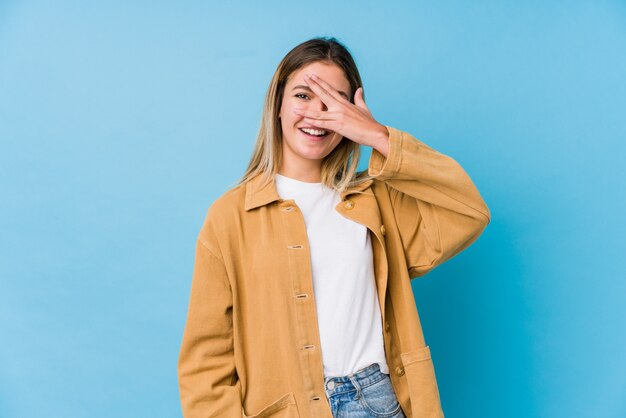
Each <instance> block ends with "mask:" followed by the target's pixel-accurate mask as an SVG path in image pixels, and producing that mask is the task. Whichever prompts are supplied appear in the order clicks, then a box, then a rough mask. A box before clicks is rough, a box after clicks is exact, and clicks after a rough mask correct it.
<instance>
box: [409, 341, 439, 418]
mask: <svg viewBox="0 0 626 418" xmlns="http://www.w3.org/2000/svg"><path fill="white" fill-rule="evenodd" d="M400 358H401V359H402V365H403V370H404V374H406V380H407V384H408V387H409V397H410V398H411V411H412V413H413V416H414V417H433V418H435V417H438V418H443V411H442V409H441V401H440V399H439V390H438V388H437V379H436V377H435V368H434V365H433V360H432V357H431V355H430V348H429V347H428V346H425V347H420V348H418V349H417V350H412V351H407V352H405V353H401V354H400Z"/></svg>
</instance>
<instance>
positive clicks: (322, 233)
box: [276, 174, 389, 377]
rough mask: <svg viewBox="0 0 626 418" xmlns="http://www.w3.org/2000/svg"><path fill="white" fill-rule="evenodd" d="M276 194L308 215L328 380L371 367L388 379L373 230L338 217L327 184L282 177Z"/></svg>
mask: <svg viewBox="0 0 626 418" xmlns="http://www.w3.org/2000/svg"><path fill="white" fill-rule="evenodd" d="M276 190H277V191H278V194H279V195H280V197H281V198H282V199H285V200H288V199H294V201H295V203H296V206H298V208H299V209H300V211H301V212H302V214H303V215H304V221H305V224H306V230H307V235H308V240H309V247H310V249H311V265H312V269H313V290H314V293H315V303H316V307H317V317H318V325H319V330H320V339H321V344H322V347H321V349H322V361H323V363H324V375H325V377H329V376H345V375H348V374H350V373H354V372H355V371H357V370H360V369H362V368H364V367H367V366H369V365H370V364H372V363H378V364H379V366H380V370H381V371H382V372H383V373H386V374H389V367H388V366H387V360H386V358H385V345H384V340H383V329H382V315H381V312H380V304H379V303H378V296H377V289H376V280H375V277H374V262H373V253H372V244H371V241H370V235H369V233H368V229H367V228H366V227H365V226H363V225H361V224H359V223H357V222H354V221H352V220H350V219H347V218H345V217H344V216H342V215H341V214H340V213H339V212H337V210H336V209H335V206H337V204H338V203H339V202H340V201H341V197H340V196H339V193H337V192H336V191H335V190H333V189H331V188H329V187H327V186H326V185H324V184H322V183H308V182H303V181H300V180H296V179H292V178H290V177H286V176H283V175H281V174H277V175H276Z"/></svg>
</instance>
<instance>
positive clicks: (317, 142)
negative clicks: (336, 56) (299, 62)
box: [279, 62, 352, 164]
mask: <svg viewBox="0 0 626 418" xmlns="http://www.w3.org/2000/svg"><path fill="white" fill-rule="evenodd" d="M305 74H315V75H317V76H318V77H320V78H321V79H323V80H324V81H326V82H327V83H328V84H330V85H331V86H332V87H333V88H335V89H336V90H338V91H341V92H344V93H346V94H347V95H348V97H346V99H347V100H350V97H351V95H352V92H351V91H350V82H349V81H348V79H347V78H346V76H345V75H344V73H343V70H342V69H341V68H340V67H339V66H337V65H335V64H328V63H322V62H314V63H311V64H308V65H306V66H304V67H302V68H300V69H299V70H297V71H294V72H293V73H292V74H291V76H290V78H289V79H288V81H287V85H286V86H285V92H284V95H283V98H282V104H281V108H280V113H279V117H280V121H281V125H282V133H283V144H282V148H283V158H285V159H286V160H287V159H289V160H290V162H291V163H296V164H297V163H298V162H305V163H307V164H310V163H311V162H312V161H311V160H317V162H318V163H321V160H322V159H323V158H324V157H326V156H327V155H328V154H330V153H331V152H332V150H333V149H335V147H336V146H337V145H338V144H339V142H341V140H342V139H343V137H342V136H341V135H339V134H338V133H336V132H332V131H328V135H326V136H324V137H321V138H316V137H314V136H310V135H308V134H306V133H304V132H303V131H302V130H301V129H302V128H303V127H305V128H306V127H309V128H310V127H314V128H317V127H315V123H314V122H313V121H311V122H306V121H305V120H304V118H303V116H301V115H298V114H296V113H294V111H293V109H294V108H301V109H304V110H316V111H326V110H328V108H327V106H326V104H324V103H323V102H322V100H321V99H320V98H319V97H318V96H317V95H316V94H315V93H314V92H313V90H309V89H308V88H307V86H308V85H307V82H306V81H305V78H304V76H305ZM302 86H304V87H302ZM320 129H321V128H320ZM305 160H308V161H305Z"/></svg>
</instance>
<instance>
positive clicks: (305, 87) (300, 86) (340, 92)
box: [291, 84, 350, 100]
mask: <svg viewBox="0 0 626 418" xmlns="http://www.w3.org/2000/svg"><path fill="white" fill-rule="evenodd" d="M296 89H303V90H307V91H310V92H311V93H313V90H311V88H310V87H309V86H303V85H302V84H300V85H297V86H295V87H294V88H293V89H291V91H294V90H296ZM338 91H339V90H338ZM339 94H341V95H342V96H343V97H345V98H346V100H350V97H348V95H347V94H346V93H345V92H343V91H339Z"/></svg>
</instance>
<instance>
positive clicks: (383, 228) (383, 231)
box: [380, 225, 387, 236]
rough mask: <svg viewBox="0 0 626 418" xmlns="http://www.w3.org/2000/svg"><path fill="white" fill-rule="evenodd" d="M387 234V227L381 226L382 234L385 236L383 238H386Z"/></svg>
mask: <svg viewBox="0 0 626 418" xmlns="http://www.w3.org/2000/svg"><path fill="white" fill-rule="evenodd" d="M385 232H387V230H386V229H385V225H381V226H380V233H381V234H383V236H385Z"/></svg>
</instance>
